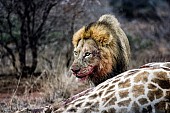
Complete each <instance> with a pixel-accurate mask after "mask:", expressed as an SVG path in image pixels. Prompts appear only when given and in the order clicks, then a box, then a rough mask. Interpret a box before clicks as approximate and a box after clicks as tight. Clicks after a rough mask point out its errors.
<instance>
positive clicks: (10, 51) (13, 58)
mask: <svg viewBox="0 0 170 113" xmlns="http://www.w3.org/2000/svg"><path fill="white" fill-rule="evenodd" d="M0 45H2V47H4V48H5V49H6V51H7V52H8V53H9V55H10V56H11V58H12V65H13V67H14V68H15V70H16V72H18V69H17V67H16V64H15V62H16V59H15V55H14V54H13V52H12V49H11V48H9V47H8V46H7V45H6V44H4V43H3V42H2V41H1V40H0Z"/></svg>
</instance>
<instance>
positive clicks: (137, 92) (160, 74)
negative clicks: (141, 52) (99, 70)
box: [55, 62, 170, 113]
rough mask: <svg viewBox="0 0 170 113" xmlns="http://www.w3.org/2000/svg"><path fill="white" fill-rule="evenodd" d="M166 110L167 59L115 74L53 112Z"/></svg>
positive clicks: (169, 112)
mask: <svg viewBox="0 0 170 113" xmlns="http://www.w3.org/2000/svg"><path fill="white" fill-rule="evenodd" d="M155 112H156V113H157V112H159V113H165V112H166V113H170V62H164V63H149V64H146V65H144V66H141V67H140V68H139V69H133V70H129V71H126V72H124V73H122V74H119V75H118V76H116V77H113V78H111V79H108V80H106V81H105V82H103V83H101V84H99V85H98V86H96V87H95V88H94V89H93V91H90V92H88V93H87V94H86V95H84V96H81V97H79V98H77V99H76V100H74V101H72V102H70V103H69V104H67V105H65V106H63V107H61V108H59V109H57V110H56V111H55V113H155Z"/></svg>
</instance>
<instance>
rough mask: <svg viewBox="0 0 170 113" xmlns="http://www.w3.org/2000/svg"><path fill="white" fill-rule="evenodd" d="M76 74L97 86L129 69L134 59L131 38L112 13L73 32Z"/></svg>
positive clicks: (72, 67)
mask: <svg viewBox="0 0 170 113" xmlns="http://www.w3.org/2000/svg"><path fill="white" fill-rule="evenodd" d="M72 42H73V45H74V57H75V60H74V62H73V64H72V66H71V70H72V72H73V74H74V75H75V76H76V77H78V78H79V79H81V80H86V79H87V80H89V81H91V82H92V83H93V84H94V85H95V86H96V85H98V84H100V83H101V82H103V81H105V80H106V79H108V78H111V77H113V76H116V75H118V74H120V73H122V72H124V71H125V70H127V66H128V63H129V59H130V46H129V42H128V39H127V37H126V35H125V33H124V32H123V30H122V29H121V28H120V25H119V22H118V21H117V19H116V18H115V17H114V16H112V15H103V16H101V17H100V18H99V20H98V21H97V22H94V23H90V24H89V25H87V26H84V27H82V28H81V29H80V30H78V31H77V32H76V33H75V34H74V36H73V40H72Z"/></svg>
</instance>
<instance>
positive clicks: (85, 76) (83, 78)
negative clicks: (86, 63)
mask: <svg viewBox="0 0 170 113" xmlns="http://www.w3.org/2000/svg"><path fill="white" fill-rule="evenodd" d="M76 77H77V78H78V79H79V80H80V81H85V80H86V79H87V77H88V75H83V76H82V75H78V74H76Z"/></svg>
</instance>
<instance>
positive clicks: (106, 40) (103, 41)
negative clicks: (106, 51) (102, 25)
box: [98, 32, 113, 46]
mask: <svg viewBox="0 0 170 113" xmlns="http://www.w3.org/2000/svg"><path fill="white" fill-rule="evenodd" d="M112 39H113V36H112V35H111V34H110V33H108V32H107V33H105V34H102V35H101V37H99V39H98V42H99V43H100V45H101V46H107V45H109V44H110V42H111V41H112Z"/></svg>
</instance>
